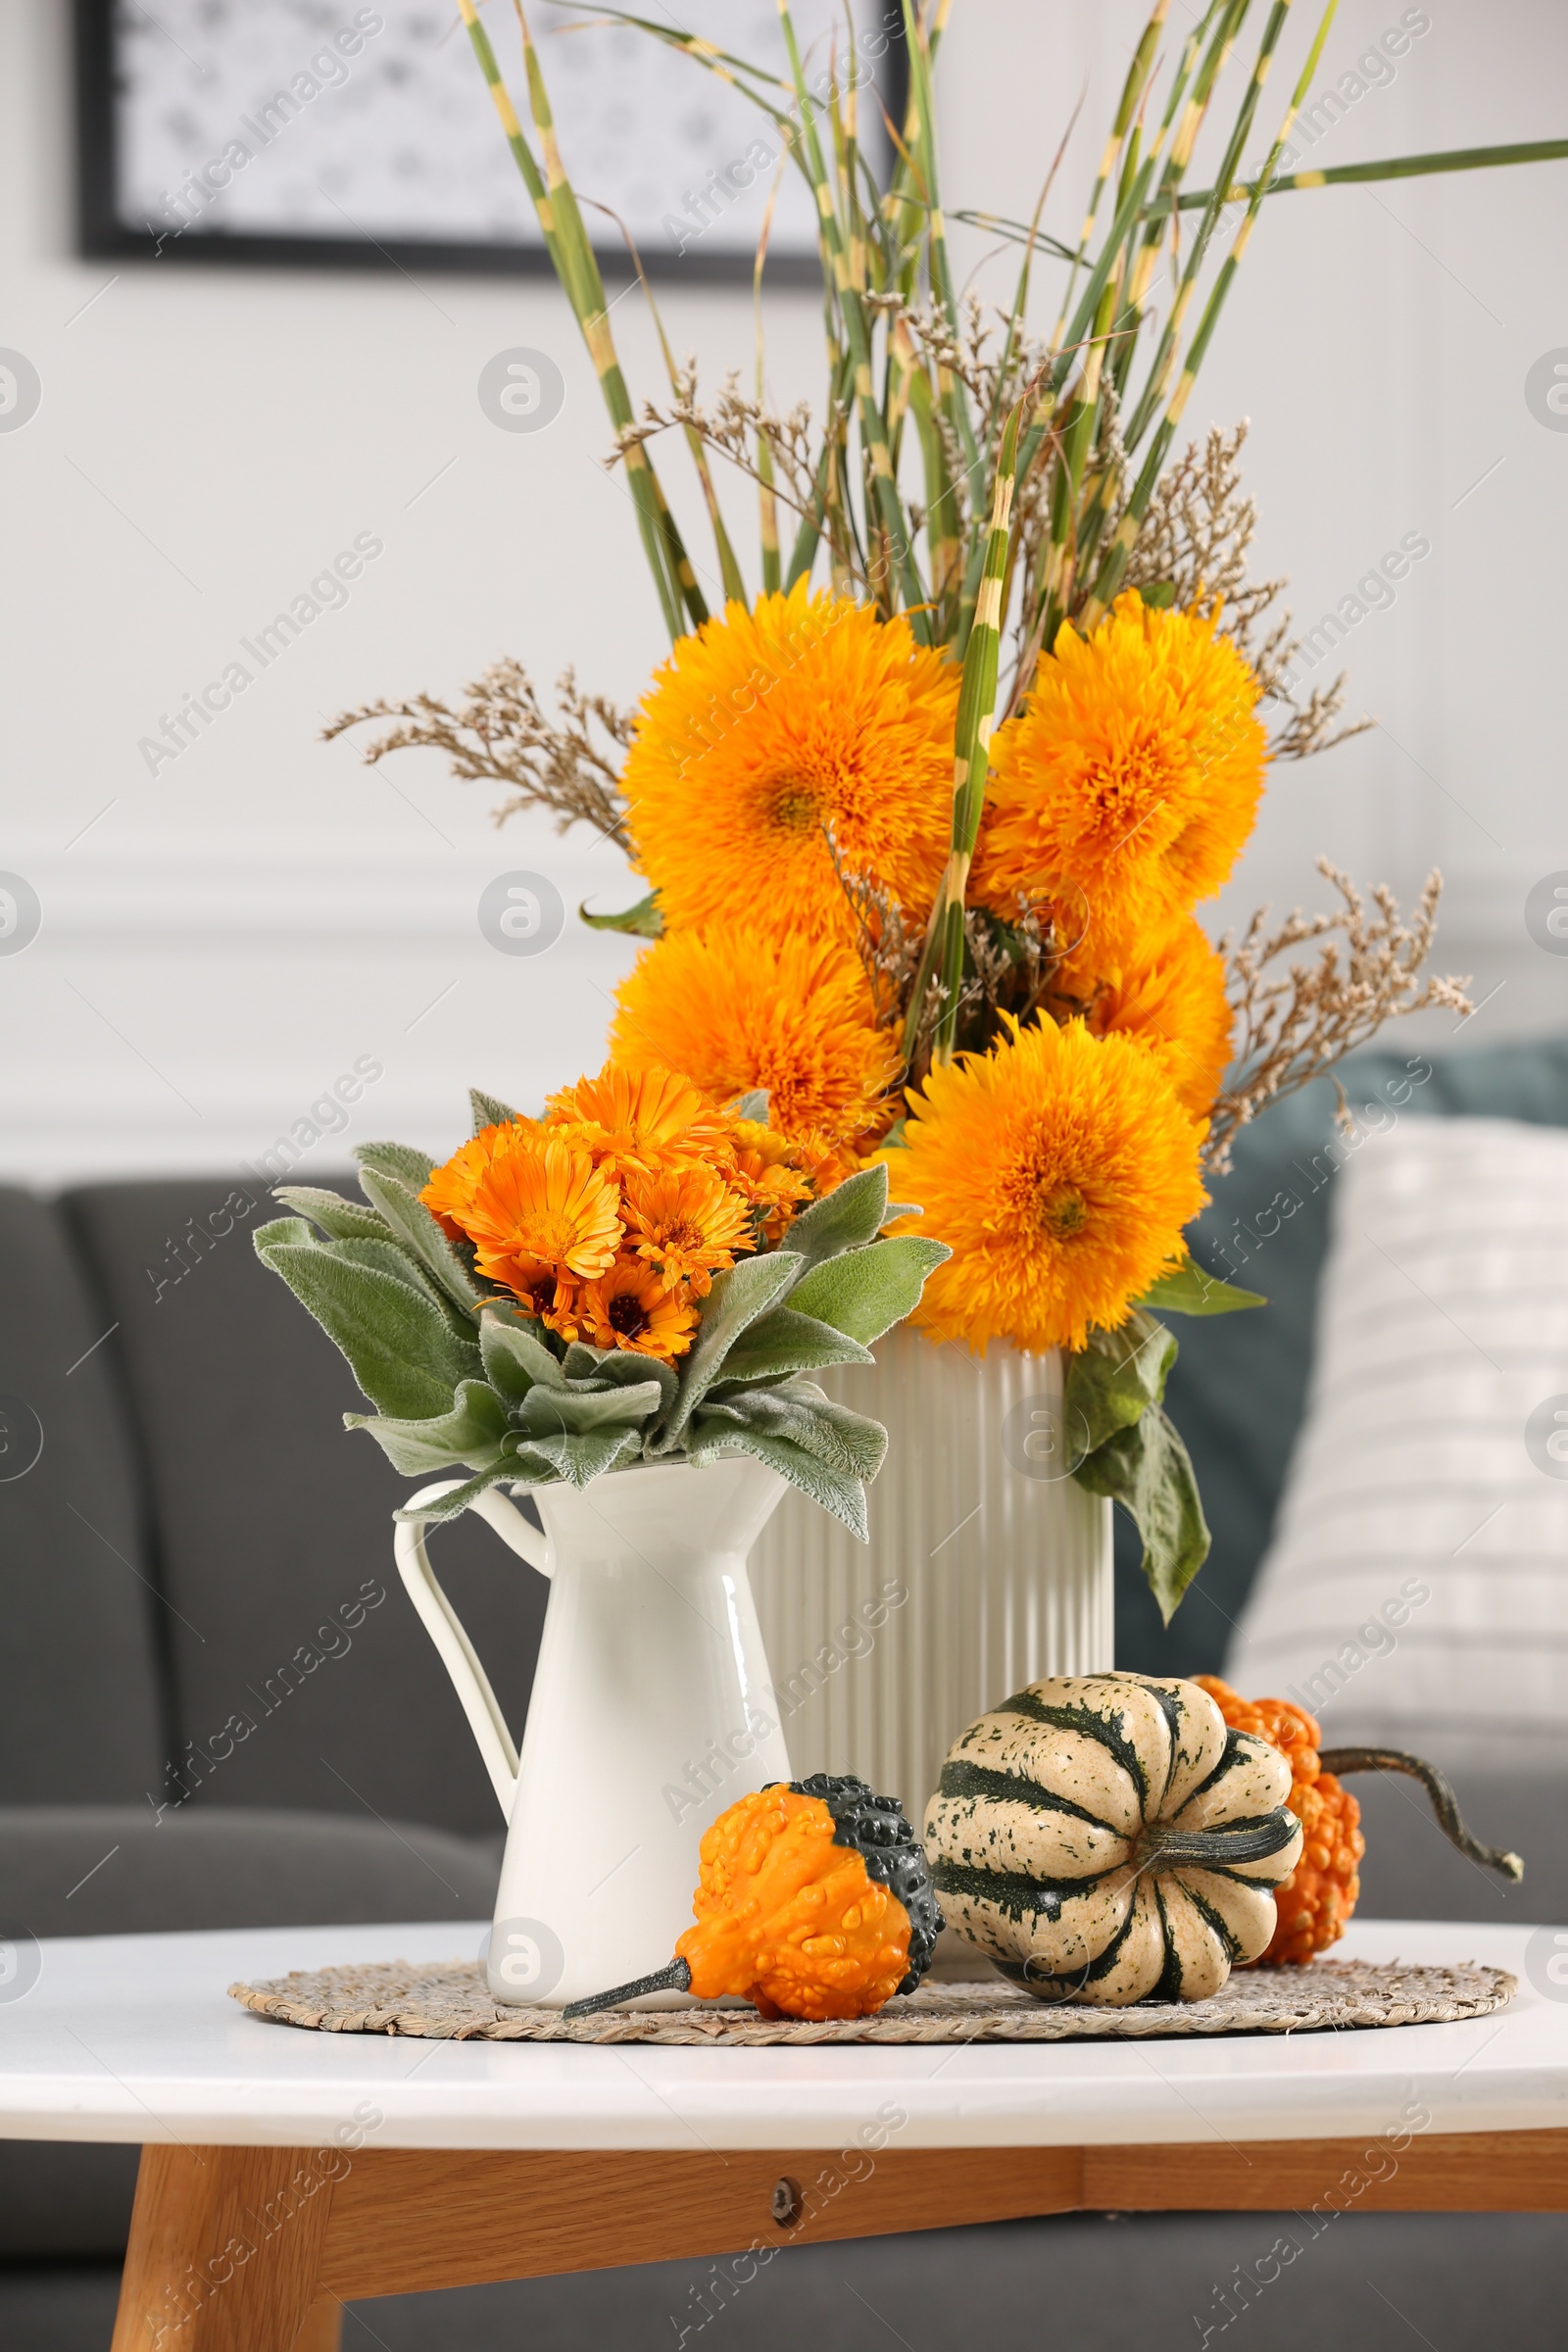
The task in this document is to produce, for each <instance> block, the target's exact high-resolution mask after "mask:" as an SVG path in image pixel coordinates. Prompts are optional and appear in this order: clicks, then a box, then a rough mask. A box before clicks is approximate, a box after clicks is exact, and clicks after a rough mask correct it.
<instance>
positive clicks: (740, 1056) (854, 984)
mask: <svg viewBox="0 0 1568 2352" xmlns="http://www.w3.org/2000/svg"><path fill="white" fill-rule="evenodd" d="M615 1003H616V1006H617V1011H616V1015H615V1024H614V1027H613V1030H612V1032H611V1042H612V1046H613V1051H614V1054H615V1055H616V1058H617V1059H618V1060H620V1061H623V1062H626V1063H627V1064H629V1065H631V1066H633V1067H637V1066H646V1065H647V1064H650V1063H654V1064H657V1063H660V1062H664V1063H668V1064H669V1065H670V1066H671V1067H673V1068H675V1069H678V1070H686V1071H688V1072H689V1073H690V1075H691V1076H692V1077H693V1078H694V1079H695V1080H696V1082H697V1084H698V1085H699V1086H701V1087H704V1088H706V1089H707V1091H708V1093H709V1094H710V1095H711V1096H713V1097H714V1099H715V1100H716V1101H718V1102H729V1101H732V1100H733V1099H734V1097H735V1096H737V1095H744V1094H749V1093H751V1092H752V1091H753V1090H754V1089H757V1088H761V1089H764V1090H765V1092H766V1095H767V1123H768V1127H769V1128H770V1129H773V1130H776V1131H778V1132H779V1133H782V1134H784V1135H787V1136H802V1135H806V1134H809V1133H810V1134H822V1135H826V1136H829V1137H842V1136H858V1135H862V1134H864V1133H865V1132H866V1131H867V1130H872V1131H874V1132H875V1133H876V1134H881V1133H882V1132H883V1131H884V1129H885V1127H886V1124H887V1118H888V1115H889V1105H888V1103H887V1095H888V1090H889V1088H890V1087H891V1086H892V1084H893V1082H894V1080H895V1078H896V1077H897V1075H898V1067H899V1055H898V1049H897V1046H896V1044H895V1042H894V1040H893V1038H892V1036H891V1035H890V1034H889V1032H888V1031H887V1030H885V1029H879V1028H878V1027H877V1023H876V1010H875V1006H874V1005H873V1004H872V1001H871V990H870V985H869V983H868V982H867V980H866V977H865V972H864V969H863V967H862V965H861V963H860V959H859V957H858V956H857V955H856V954H855V953H854V952H853V950H851V949H849V948H846V947H841V946H839V945H837V944H836V943H835V942H833V941H830V940H820V939H819V940H810V939H806V938H802V937H800V936H798V935H794V934H791V933H788V932H772V931H769V930H766V929H764V928H762V927H760V926H746V927H742V926H739V925H735V924H729V923H725V924H719V923H714V924H712V925H711V926H710V927H709V928H708V929H707V930H705V931H673V932H670V933H669V934H668V935H667V936H666V937H665V938H663V939H661V940H659V941H657V942H656V944H655V945H654V946H653V947H651V948H645V949H644V951H643V953H642V954H641V955H640V956H638V958H637V961H636V963H635V965H634V966H633V967H632V970H631V971H630V972H629V973H628V975H627V977H626V978H625V979H624V980H623V981H622V982H621V984H620V987H619V989H618V990H617V991H616V995H615Z"/></svg>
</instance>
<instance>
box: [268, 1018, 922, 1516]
mask: <svg viewBox="0 0 1568 2352" xmlns="http://www.w3.org/2000/svg"><path fill="white" fill-rule="evenodd" d="M472 1100H473V1122H474V1132H473V1136H472V1138H471V1140H470V1141H469V1142H468V1143H466V1144H464V1145H462V1146H461V1147H460V1148H459V1150H458V1151H456V1152H454V1153H453V1154H452V1156H451V1158H450V1159H448V1160H447V1161H445V1162H444V1164H443V1165H442V1166H440V1167H437V1166H436V1165H435V1163H434V1162H433V1161H432V1160H430V1159H429V1158H427V1157H426V1156H425V1154H424V1153H423V1152H415V1151H413V1150H411V1149H410V1148H409V1147H408V1146H407V1145H404V1144H366V1145H363V1146H362V1147H361V1149H360V1152H359V1159H360V1182H361V1187H362V1190H363V1191H364V1194H365V1202H364V1205H363V1206H362V1205H361V1204H360V1203H358V1202H356V1201H346V1200H344V1199H342V1198H341V1196H340V1195H338V1194H336V1193H330V1192H321V1191H318V1190H316V1189H315V1188H313V1187H309V1186H299V1185H285V1186H282V1187H280V1188H279V1192H278V1198H279V1200H280V1201H283V1202H284V1204H285V1206H287V1207H289V1208H291V1209H292V1210H293V1211H294V1212H295V1213H294V1214H293V1215H292V1216H288V1217H279V1218H276V1219H274V1220H273V1221H272V1222H271V1223H270V1224H268V1225H264V1226H262V1227H261V1228H260V1229H259V1230H258V1232H257V1234H256V1237H255V1241H256V1250H257V1253H258V1255H259V1256H260V1257H261V1259H262V1261H263V1263H264V1264H266V1265H268V1266H270V1267H271V1269H272V1271H273V1272H274V1273H275V1274H278V1275H281V1277H282V1279H283V1280H284V1281H285V1282H286V1283H287V1284H288V1285H289V1288H290V1289H291V1290H292V1291H293V1292H294V1294H295V1296H296V1297H297V1298H298V1299H300V1300H301V1301H302V1302H303V1304H304V1305H305V1306H307V1307H308V1308H309V1309H310V1311H311V1313H312V1314H313V1315H315V1317H316V1319H317V1321H318V1322H319V1323H320V1324H321V1325H322V1327H323V1328H324V1329H325V1331H326V1332H327V1333H328V1334H329V1336H330V1337H331V1338H332V1339H333V1340H334V1341H336V1343H337V1345H338V1347H339V1348H341V1349H342V1351H343V1353H344V1355H345V1356H346V1357H347V1358H348V1361H349V1364H350V1366H351V1367H352V1369H353V1372H354V1376H355V1378H356V1380H357V1381H358V1382H359V1384H360V1387H361V1388H362V1389H363V1391H364V1392H365V1395H366V1396H367V1397H368V1398H369V1399H370V1401H371V1403H372V1404H374V1405H375V1406H376V1407H377V1408H378V1409H377V1411H376V1412H374V1413H351V1414H350V1415H349V1416H348V1426H349V1427H350V1428H351V1429H367V1430H368V1431H369V1433H370V1435H371V1436H372V1437H373V1438H375V1439H376V1440H377V1442H378V1443H379V1444H380V1446H382V1447H383V1449H384V1450H385V1452H386V1453H387V1455H388V1456H389V1457H390V1459H391V1460H392V1462H393V1463H394V1464H395V1465H396V1467H397V1468H398V1469H399V1470H401V1471H403V1472H404V1473H405V1474H406V1475H407V1476H410V1477H423V1476H428V1475H429V1474H430V1473H432V1472H434V1471H440V1470H445V1469H449V1468H451V1467H452V1466H453V1465H454V1464H461V1465H463V1466H465V1467H466V1469H467V1470H468V1471H469V1472H470V1473H471V1476H470V1477H469V1478H468V1479H467V1481H466V1483H465V1484H464V1485H462V1486H460V1487H459V1488H457V1489H456V1491H455V1492H453V1493H451V1494H449V1495H447V1496H446V1498H445V1499H444V1501H441V1502H438V1503H436V1504H435V1505H434V1506H429V1505H426V1506H424V1507H423V1509H422V1512H421V1515H422V1516H424V1517H426V1518H428V1517H450V1516H451V1515H452V1514H454V1513H455V1512H458V1511H461V1510H466V1508H467V1506H468V1504H469V1503H470V1502H472V1501H473V1499H474V1498H475V1496H476V1495H481V1494H482V1493H483V1492H484V1491H485V1489H486V1488H487V1487H492V1486H495V1485H498V1484H499V1483H500V1482H501V1481H503V1480H506V1481H509V1482H526V1483H527V1484H528V1485H530V1486H540V1485H551V1484H554V1483H555V1482H556V1481H558V1480H565V1481H567V1482H569V1483H570V1484H571V1485H573V1486H586V1485H587V1484H588V1483H589V1482H590V1481H591V1480H593V1479H595V1478H599V1477H602V1476H603V1475H604V1474H605V1473H606V1472H607V1471H611V1470H616V1469H619V1468H620V1467H622V1466H623V1465H626V1464H630V1463H631V1462H634V1461H659V1460H662V1459H665V1458H666V1457H669V1456H673V1455H684V1456H686V1457H687V1458H688V1459H689V1460H691V1461H694V1462H706V1461H708V1460H711V1458H712V1457H713V1456H714V1455H715V1454H718V1453H726V1452H729V1453H733V1452H741V1453H750V1454H752V1455H754V1456H756V1457H757V1458H758V1459H760V1460H761V1461H764V1462H766V1463H768V1464H769V1465H770V1466H771V1467H772V1468H773V1469H775V1470H777V1471H779V1472H780V1473H781V1474H782V1475H783V1476H784V1477H785V1478H787V1479H789V1480H790V1482H791V1483H792V1484H793V1485H794V1486H797V1487H799V1488H800V1489H801V1490H802V1491H803V1492H804V1493H805V1494H807V1495H809V1496H810V1497H811V1499H812V1500H813V1501H815V1502H818V1503H820V1504H821V1505H822V1507H823V1508H824V1509H826V1510H829V1511H832V1512H833V1513H834V1514H835V1516H836V1517H838V1518H840V1519H842V1520H843V1521H844V1523H845V1525H846V1526H847V1527H849V1528H851V1529H853V1530H854V1532H855V1533H856V1534H858V1535H860V1536H863V1535H864V1533H865V1482H866V1481H867V1480H868V1479H871V1478H874V1477H875V1475H876V1472H877V1470H878V1469H879V1468H880V1466H881V1462H882V1457H883V1455H884V1453H885V1452H886V1450H887V1433H886V1432H885V1430H883V1429H882V1427H881V1426H880V1424H879V1423H877V1422H875V1421H871V1420H868V1419H866V1418H865V1416H864V1415H862V1414H859V1413H853V1412H850V1411H848V1410H847V1409H846V1408H845V1407H844V1406H843V1405H839V1404H835V1403H833V1402H832V1401H830V1399H829V1398H828V1397H826V1396H824V1395H823V1393H822V1391H821V1390H820V1389H819V1388H818V1387H817V1386H816V1385H815V1384H814V1383H813V1382H811V1381H809V1380H807V1379H805V1378H803V1375H804V1374H805V1373H807V1372H810V1371H814V1370H818V1369H821V1368H822V1367H824V1366H826V1365H829V1364H845V1363H869V1362H870V1360H871V1347H870V1344H871V1342H872V1341H874V1340H878V1339H880V1338H881V1337H882V1335H883V1333H884V1332H885V1331H887V1330H888V1329H889V1328H890V1327H891V1326H892V1325H893V1324H894V1323H896V1322H899V1321H901V1320H902V1319H903V1317H904V1316H906V1315H907V1313H908V1312H909V1310H910V1308H911V1307H912V1306H913V1305H914V1304H915V1302H916V1300H917V1299H919V1296H920V1290H921V1285H922V1284H923V1282H924V1280H925V1278H926V1276H927V1274H928V1273H929V1272H930V1271H931V1269H932V1267H933V1266H935V1265H938V1264H940V1263H941V1261H942V1260H943V1259H944V1258H945V1257H946V1256H947V1250H946V1249H945V1248H944V1247H943V1245H942V1244H941V1243H940V1242H928V1241H925V1240H923V1239H921V1238H919V1237H917V1236H914V1235H907V1236H901V1237H893V1236H884V1235H883V1234H882V1227H883V1226H884V1225H885V1224H886V1223H887V1221H888V1213H889V1212H888V1202H887V1193H888V1186H887V1171H886V1169H885V1168H882V1167H880V1166H876V1167H867V1168H855V1170H854V1172H853V1173H852V1172H850V1163H847V1162H845V1161H844V1160H842V1159H838V1158H835V1157H834V1156H833V1155H832V1154H831V1153H830V1152H825V1151H823V1150H821V1149H820V1148H818V1147H816V1146H814V1145H812V1144H810V1143H805V1144H796V1143H792V1142H790V1141H789V1140H788V1139H786V1138H785V1137H782V1136H780V1135H778V1134H776V1133H774V1132H773V1131H772V1130H771V1129H769V1128H768V1127H767V1126H765V1125H764V1124H762V1123H761V1121H760V1119H759V1118H758V1117H757V1116H756V1115H755V1113H757V1112H758V1111H760V1109H761V1107H762V1106H761V1104H760V1103H759V1102H755V1101H754V1102H746V1101H744V1100H743V1101H742V1102H740V1103H738V1104H736V1105H735V1106H734V1107H733V1108H720V1107H719V1106H718V1105H717V1104H715V1103H713V1102H712V1101H711V1100H710V1099H709V1098H708V1097H706V1096H705V1095H703V1094H702V1093H701V1092H700V1091H699V1090H698V1089H697V1088H696V1087H694V1086H692V1085H691V1084H690V1083H689V1082H688V1081H687V1080H685V1079H683V1078H679V1077H676V1076H675V1075H674V1074H673V1073H672V1072H671V1071H669V1070H666V1069H661V1068H659V1067H658V1066H652V1067H648V1068H644V1069H641V1070H636V1071H633V1070H628V1069H626V1068H624V1067H621V1066H619V1065H618V1064H616V1063H615V1062H613V1061H612V1062H610V1063H608V1064H607V1065H606V1067H605V1068H604V1069H603V1070H602V1071H601V1072H600V1073H599V1075H598V1077H597V1078H584V1079H581V1080H579V1081H578V1083H577V1085H575V1086H573V1087H568V1088H567V1089H566V1090H565V1091H564V1093H563V1094H560V1095H557V1096H556V1097H555V1098H554V1099H553V1100H552V1102H551V1103H550V1104H549V1106H548V1108H547V1110H546V1112H545V1115H544V1117H543V1118H542V1119H530V1118H524V1117H521V1116H519V1114H518V1113H517V1112H515V1111H514V1110H509V1109H508V1108H507V1106H506V1104H505V1103H497V1102H495V1101H494V1100H493V1099H492V1098H491V1097H489V1096H487V1095H481V1094H475V1095H474V1096H473V1098H472Z"/></svg>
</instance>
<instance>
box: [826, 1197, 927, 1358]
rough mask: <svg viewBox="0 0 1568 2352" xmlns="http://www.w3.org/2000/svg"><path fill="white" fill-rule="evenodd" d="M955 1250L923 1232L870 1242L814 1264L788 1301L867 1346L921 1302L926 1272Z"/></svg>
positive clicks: (900, 1321) (830, 1198)
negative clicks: (862, 1247)
mask: <svg viewBox="0 0 1568 2352" xmlns="http://www.w3.org/2000/svg"><path fill="white" fill-rule="evenodd" d="M828 1198H829V1200H832V1199H833V1198H834V1196H833V1195H832V1194H829V1196H828ZM952 1254H953V1252H952V1250H950V1249H949V1248H948V1246H947V1244H946V1242H928V1241H926V1240H925V1239H924V1238H923V1236H921V1235H919V1234H912V1233H907V1234H900V1235H897V1236H896V1237H894V1238H892V1239H890V1240H888V1241H884V1242H871V1243H870V1244H868V1245H867V1247H866V1248H865V1249H863V1250H846V1251H845V1252H844V1254H843V1255H842V1256H840V1257H829V1258H824V1259H823V1260H822V1261H821V1263H820V1264H819V1265H814V1266H812V1268H811V1270H810V1272H809V1274H807V1275H805V1276H804V1277H803V1278H802V1280H801V1282H800V1283H799V1285H798V1286H797V1288H796V1289H795V1290H794V1291H792V1292H791V1294H790V1303H791V1304H792V1306H793V1307H794V1308H795V1309H796V1310H797V1312H798V1313H800V1314H803V1315H815V1317H816V1318H817V1320H818V1322H821V1323H831V1324H832V1326H833V1328H834V1330H835V1331H843V1332H847V1333H848V1334H849V1336H850V1338H851V1339H852V1340H858V1341H859V1342H860V1343H861V1345H862V1346H863V1347H869V1345H870V1343H871V1342H872V1341H873V1340H879V1339H880V1338H881V1337H882V1334H883V1333H884V1332H885V1331H891V1330H892V1328H893V1326H894V1324H895V1323H902V1322H903V1321H904V1318H905V1316H906V1315H907V1314H909V1313H910V1312H911V1311H912V1310H913V1308H915V1307H916V1306H918V1304H919V1303H920V1293H921V1292H922V1291H923V1290H924V1289H925V1283H926V1276H927V1275H928V1274H929V1273H930V1272H931V1269H932V1267H933V1266H940V1265H941V1263H942V1261H943V1259H944V1258H945V1257H951V1256H952Z"/></svg>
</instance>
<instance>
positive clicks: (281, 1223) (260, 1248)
mask: <svg viewBox="0 0 1568 2352" xmlns="http://www.w3.org/2000/svg"><path fill="white" fill-rule="evenodd" d="M295 1242H302V1243H304V1244H305V1245H306V1246H307V1247H308V1248H314V1247H315V1246H316V1236H315V1234H314V1233H313V1232H312V1231H311V1229H310V1227H309V1225H308V1224H307V1223H306V1221H305V1219H304V1218H303V1217H272V1218H270V1219H269V1221H268V1222H267V1224H265V1225H258V1226H257V1227H256V1229H255V1231H254V1232H253V1233H252V1235H251V1245H252V1247H253V1249H254V1250H255V1251H256V1254H257V1256H258V1257H259V1258H260V1259H261V1260H262V1263H263V1264H264V1265H265V1264H266V1263H267V1261H268V1255H269V1252H270V1251H271V1250H280V1249H283V1248H285V1247H287V1246H289V1245H291V1244H293V1243H295Z"/></svg>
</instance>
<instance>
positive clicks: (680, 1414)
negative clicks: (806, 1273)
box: [655, 1178, 854, 1453]
mask: <svg viewBox="0 0 1568 2352" xmlns="http://www.w3.org/2000/svg"><path fill="white" fill-rule="evenodd" d="M851 1181H852V1182H853V1181H854V1179H853V1178H852V1179H851ZM800 1274H801V1261H800V1259H799V1258H798V1257H796V1256H794V1255H793V1254H792V1253H791V1252H790V1251H788V1250H772V1251H770V1252H769V1253H768V1254H767V1255H766V1256H765V1257H743V1258H742V1259H741V1261H740V1263H739V1264H738V1265H735V1266H730V1267H728V1268H726V1270H725V1271H724V1272H723V1273H722V1274H719V1275H717V1276H715V1278H714V1282H713V1287H712V1289H711V1291H710V1292H709V1294H708V1297H707V1298H706V1299H704V1301H703V1312H702V1320H701V1322H700V1323H699V1324H698V1327H697V1338H696V1341H695V1342H694V1344H693V1347H692V1351H691V1353H690V1354H689V1355H688V1356H687V1358H686V1361H685V1364H684V1367H683V1368H682V1371H681V1376H680V1386H679V1388H678V1389H677V1391H676V1393H675V1402H674V1404H673V1405H672V1407H671V1408H670V1413H669V1418H668V1419H667V1420H666V1422H665V1423H664V1426H663V1428H662V1430H661V1431H660V1433H659V1436H658V1438H657V1440H656V1441H655V1450H656V1451H658V1452H660V1453H669V1452H672V1451H673V1450H674V1447H675V1446H676V1445H677V1444H678V1442H679V1440H680V1438H681V1436H682V1434H683V1432H684V1431H685V1429H686V1426H687V1424H688V1423H689V1421H690V1420H691V1417H692V1414H693V1413H694V1412H695V1411H696V1409H697V1407H698V1405H699V1404H700V1403H701V1402H702V1400H703V1398H704V1397H706V1396H707V1394H708V1392H709V1390H710V1389H711V1387H712V1385H713V1383H714V1381H715V1380H717V1379H718V1378H719V1377H720V1375H721V1374H722V1373H723V1372H724V1370H725V1358H726V1356H727V1355H728V1354H729V1352H730V1350H731V1348H733V1347H734V1346H735V1343H736V1341H737V1340H738V1339H739V1338H740V1337H741V1335H742V1333H743V1332H746V1331H749V1330H750V1328H751V1326H752V1325H753V1324H754V1323H756V1322H758V1321H759V1320H760V1318H761V1317H762V1316H763V1315H765V1314H766V1313H767V1311H768V1308H769V1307H771V1306H777V1305H778V1304H779V1303H780V1301H781V1300H782V1299H783V1298H784V1295H785V1293H786V1292H787V1291H789V1290H791V1289H793V1287H794V1285H795V1284H796V1282H798V1281H799V1279H800Z"/></svg>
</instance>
